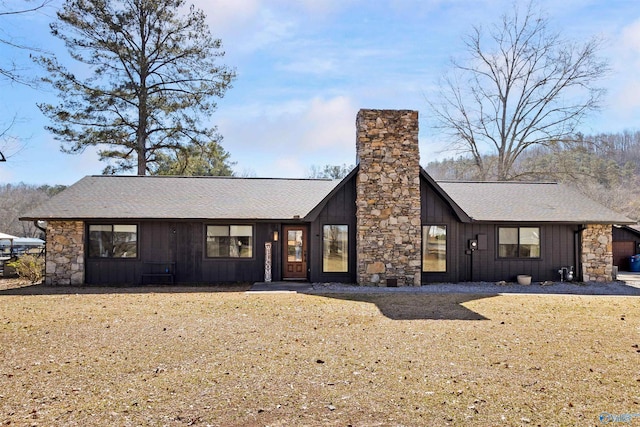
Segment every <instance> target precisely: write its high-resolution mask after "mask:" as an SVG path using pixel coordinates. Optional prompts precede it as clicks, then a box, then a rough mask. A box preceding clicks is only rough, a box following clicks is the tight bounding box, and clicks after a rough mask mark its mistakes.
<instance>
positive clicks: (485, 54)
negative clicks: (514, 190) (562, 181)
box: [430, 4, 608, 181]
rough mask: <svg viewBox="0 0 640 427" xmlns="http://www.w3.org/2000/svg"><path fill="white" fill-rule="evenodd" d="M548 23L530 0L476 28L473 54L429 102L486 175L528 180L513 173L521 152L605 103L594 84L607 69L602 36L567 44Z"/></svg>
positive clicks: (572, 127)
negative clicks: (487, 25) (601, 51)
mask: <svg viewBox="0 0 640 427" xmlns="http://www.w3.org/2000/svg"><path fill="white" fill-rule="evenodd" d="M549 27H550V24H549V20H548V18H546V17H545V16H543V15H542V13H540V12H535V11H534V10H533V6H532V4H529V5H528V7H527V8H526V10H524V11H522V10H520V9H518V7H517V6H514V9H513V13H512V14H507V15H503V16H502V18H501V20H500V22H499V23H498V24H496V25H493V26H491V27H490V30H489V31H485V30H484V29H483V28H481V27H474V28H473V30H472V32H471V33H470V34H469V35H468V36H467V37H466V38H465V39H464V43H465V48H466V52H467V53H468V54H469V58H467V60H465V61H454V62H453V72H452V73H449V74H447V76H446V77H445V78H444V79H443V84H442V85H441V89H440V94H439V95H440V96H439V99H438V101H435V102H430V105H431V107H432V110H433V112H434V117H435V119H436V120H437V122H438V124H437V125H436V127H437V128H438V129H441V130H444V131H445V132H446V133H447V135H448V136H449V137H450V138H451V144H452V145H451V147H452V148H453V149H454V150H457V151H458V153H460V154H463V155H468V156H470V157H471V158H472V159H473V160H474V164H475V166H476V167H477V168H478V170H479V176H480V177H481V178H482V179H485V180H486V179H497V180H501V181H505V180H514V179H519V178H522V175H520V173H519V172H515V171H514V164H515V162H516V159H517V158H518V156H520V155H521V154H522V153H523V152H524V151H526V150H527V149H528V148H530V147H533V146H540V145H550V144H557V143H559V141H567V140H568V139H569V138H571V136H572V135H574V134H575V133H576V127H577V125H578V124H579V123H580V122H581V121H582V120H583V119H584V117H585V115H587V114H588V113H591V112H593V111H594V110H597V109H598V108H599V104H600V101H601V98H602V95H603V90H602V89H600V88H598V87H596V84H597V82H598V81H599V80H600V79H602V78H603V77H604V76H605V75H606V73H607V72H608V65H607V62H606V61H605V60H602V59H601V58H599V56H598V51H599V49H600V41H599V40H598V39H597V38H593V39H590V40H588V41H586V42H585V43H582V44H581V43H576V42H569V41H567V40H565V39H563V38H562V37H561V35H560V34H559V33H556V32H553V31H551V30H550V28H549ZM487 154H489V155H490V156H489V157H486V155H487ZM485 158H491V159H493V160H494V161H493V162H491V164H486V163H485V161H484V159H485ZM525 174H526V171H525Z"/></svg>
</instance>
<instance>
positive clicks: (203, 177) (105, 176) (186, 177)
mask: <svg viewBox="0 0 640 427" xmlns="http://www.w3.org/2000/svg"><path fill="white" fill-rule="evenodd" d="M89 177H90V178H135V179H144V178H147V179H162V178H177V179H233V180H272V181H338V180H337V179H332V178H285V177H258V176H247V177H244V176H188V175H89Z"/></svg>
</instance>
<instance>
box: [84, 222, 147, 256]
mask: <svg viewBox="0 0 640 427" xmlns="http://www.w3.org/2000/svg"><path fill="white" fill-rule="evenodd" d="M137 256H138V226H137V225H131V224H92V225H89V258H135V257H137Z"/></svg>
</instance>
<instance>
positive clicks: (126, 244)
mask: <svg viewBox="0 0 640 427" xmlns="http://www.w3.org/2000/svg"><path fill="white" fill-rule="evenodd" d="M356 153H357V166H356V168H355V169H354V170H353V171H352V172H351V173H350V174H349V175H348V176H347V177H345V178H344V179H342V180H340V181H332V180H310V179H262V178H227V177H171V176H144V177H138V176H89V177H85V178H83V179H81V180H80V181H79V182H77V183H76V184H74V185H72V186H70V187H69V188H67V189H66V190H65V191H63V192H61V193H60V194H58V195H56V196H54V197H53V198H52V199H50V200H49V201H48V202H46V203H44V204H43V205H41V206H39V207H37V208H35V209H33V210H32V211H30V212H28V213H26V214H25V215H24V216H23V218H21V219H23V220H34V221H35V220H45V221H47V224H48V225H47V239H46V245H47V251H46V279H45V280H46V283H48V284H84V283H86V284H89V285H106V284H140V283H151V282H154V283H157V282H159V281H167V282H175V283H216V282H236V281H243V282H254V281H269V280H273V281H280V280H300V281H305V280H308V281H312V282H345V283H358V284H374V285H378V286H406V285H411V286H413V285H421V284H428V283H431V282H458V281H498V280H507V281H511V280H514V279H515V277H516V275H519V274H528V275H531V276H532V277H533V280H535V281H544V280H558V279H559V278H560V276H559V270H561V269H562V268H563V267H564V268H567V269H568V268H570V267H573V268H574V269H575V273H576V276H577V277H576V278H578V279H582V280H597V281H608V280H611V279H612V272H613V258H612V226H613V225H618V226H621V225H629V224H632V223H633V221H631V220H630V219H629V218H626V217H625V216H624V215H621V214H618V213H616V212H613V211H611V210H609V209H607V208H605V207H603V206H601V205H599V204H597V203H595V202H593V201H591V200H589V199H587V198H586V197H585V196H583V195H581V194H578V193H576V192H574V191H572V190H571V189H569V188H567V187H565V186H564V185H560V184H555V183H513V182H485V183H480V182H436V181H435V180H434V179H432V178H431V177H430V176H429V175H428V174H427V173H426V172H425V171H424V170H423V169H422V168H421V167H420V164H419V161H420V156H419V151H418V113H417V111H409V110H361V111H360V112H359V113H358V116H357V119H356Z"/></svg>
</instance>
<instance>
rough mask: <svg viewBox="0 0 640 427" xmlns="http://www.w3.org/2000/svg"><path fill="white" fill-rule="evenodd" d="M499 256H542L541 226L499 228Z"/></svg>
mask: <svg viewBox="0 0 640 427" xmlns="http://www.w3.org/2000/svg"><path fill="white" fill-rule="evenodd" d="M498 257H500V258H540V228H539V227H500V228H498Z"/></svg>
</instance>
